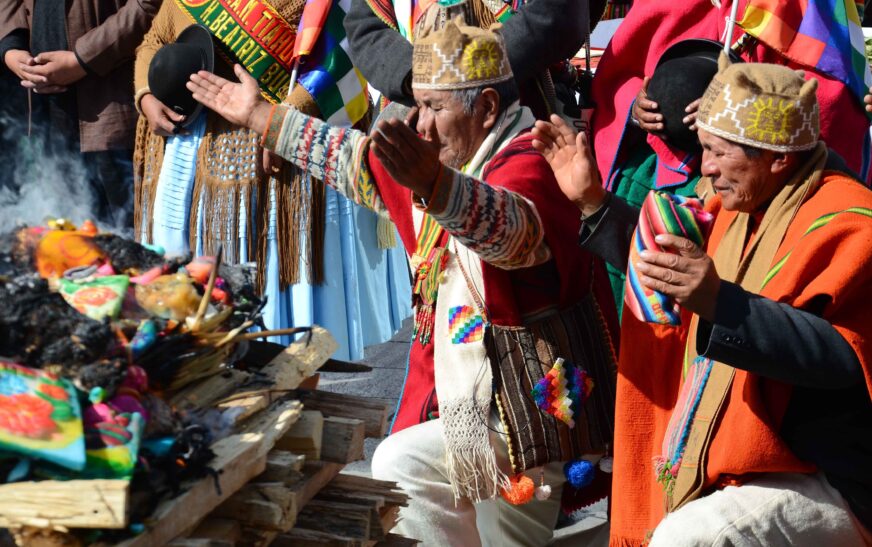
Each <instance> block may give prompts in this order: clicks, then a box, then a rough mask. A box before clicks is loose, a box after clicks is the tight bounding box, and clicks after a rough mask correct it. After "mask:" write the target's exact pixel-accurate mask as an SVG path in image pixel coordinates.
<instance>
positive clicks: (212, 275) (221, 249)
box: [191, 245, 224, 332]
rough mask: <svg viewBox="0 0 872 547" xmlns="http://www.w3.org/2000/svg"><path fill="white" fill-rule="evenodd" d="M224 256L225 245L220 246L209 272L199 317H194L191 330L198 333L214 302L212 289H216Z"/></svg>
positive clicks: (198, 313) (198, 310) (198, 312)
mask: <svg viewBox="0 0 872 547" xmlns="http://www.w3.org/2000/svg"><path fill="white" fill-rule="evenodd" d="M223 254H224V245H219V246H218V254H216V255H215V264H214V265H213V266H212V271H211V272H209V282H208V283H206V292H204V293H203V298H202V299H201V300H200V307H199V308H198V309H197V315H196V316H195V317H194V324H193V325H191V330H192V331H194V332H196V331H197V330H199V328H200V323H201V322H202V321H203V318H204V317H206V310H207V309H208V308H209V302H210V301H211V300H212V289H214V288H215V278H216V277H218V268H219V267H220V266H221V256H222V255H223Z"/></svg>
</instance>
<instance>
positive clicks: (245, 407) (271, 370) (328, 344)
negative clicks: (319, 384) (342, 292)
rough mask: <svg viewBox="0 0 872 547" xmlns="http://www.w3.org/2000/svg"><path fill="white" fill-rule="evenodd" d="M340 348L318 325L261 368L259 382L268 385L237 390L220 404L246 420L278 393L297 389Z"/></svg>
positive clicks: (223, 409)
mask: <svg viewBox="0 0 872 547" xmlns="http://www.w3.org/2000/svg"><path fill="white" fill-rule="evenodd" d="M337 348H338V345H337V344H336V341H335V340H334V339H333V337H332V336H331V335H330V333H329V332H327V331H326V330H325V329H323V328H321V327H318V326H315V327H313V328H312V333H311V335H303V336H302V337H301V338H300V340H298V341H296V342H294V343H292V344H291V345H290V346H288V347H287V348H285V350H284V351H282V352H281V353H279V354H278V355H276V356H275V357H274V358H273V360H272V361H270V362H269V364H267V365H266V366H265V367H263V368H262V369H261V370H260V372H259V373H258V375H257V382H258V383H259V384H265V385H266V386H267V387H266V388H262V389H252V390H249V391H246V392H242V393H237V394H234V395H233V396H232V397H230V398H227V399H225V400H223V401H221V402H219V403H218V404H217V408H218V409H220V410H222V411H224V412H227V413H229V414H230V415H231V416H233V417H234V421H235V422H239V421H242V420H245V419H246V418H248V417H249V416H251V415H253V414H255V413H257V412H259V411H260V410H262V409H264V408H266V407H267V406H269V404H270V403H271V401H272V400H273V398H274V397H275V393H283V392H286V391H288V390H291V389H295V388H296V387H298V386H299V385H300V384H301V383H303V382H304V381H306V380H307V379H308V378H309V377H311V376H312V375H313V374H314V373H315V372H316V371H317V370H318V368H319V367H320V366H321V365H323V364H324V362H325V361H327V359H328V358H329V357H330V355H332V354H333V353H334V352H335V351H336V349H337Z"/></svg>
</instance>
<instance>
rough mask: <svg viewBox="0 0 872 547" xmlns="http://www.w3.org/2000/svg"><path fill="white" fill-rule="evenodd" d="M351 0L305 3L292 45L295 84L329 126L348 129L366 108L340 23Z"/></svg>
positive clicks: (363, 87)
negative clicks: (297, 69) (297, 66)
mask: <svg viewBox="0 0 872 547" xmlns="http://www.w3.org/2000/svg"><path fill="white" fill-rule="evenodd" d="M350 7H351V0H308V1H307V2H306V7H305V8H304V9H303V17H302V19H301V20H300V24H299V26H298V30H297V40H296V42H295V43H294V57H295V58H301V64H300V75H299V79H298V82H299V84H300V85H302V86H303V87H304V88H305V89H306V91H308V92H309V93H310V94H311V95H312V97H313V98H314V99H315V102H316V103H317V104H318V109H319V110H320V111H321V117H322V118H323V119H324V120H325V121H326V122H327V123H329V124H330V125H335V126H350V125H353V124H354V123H356V122H357V121H358V120H360V119H361V118H362V117H363V116H364V114H366V111H367V109H368V108H369V99H368V96H367V91H366V80H364V79H363V75H362V74H361V73H360V71H359V70H357V68H356V67H355V66H354V65H353V64H352V63H351V57H350V56H349V55H348V47H349V46H348V38H346V36H345V27H344V26H343V20H344V19H345V14H346V13H347V12H348V10H349V8H350Z"/></svg>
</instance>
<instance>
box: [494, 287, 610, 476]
mask: <svg viewBox="0 0 872 547" xmlns="http://www.w3.org/2000/svg"><path fill="white" fill-rule="evenodd" d="M485 346H486V348H487V353H488V357H489V358H490V362H491V366H492V368H493V377H494V393H495V399H496V402H497V406H498V408H499V412H500V420H501V421H502V423H503V426H504V428H505V431H506V437H507V439H506V440H507V443H508V446H509V460H510V461H511V465H512V472H513V473H514V474H518V473H522V472H523V471H526V470H528V469H532V468H535V467H539V466H542V465H545V464H547V463H551V462H563V461H571V460H575V459H577V458H579V457H581V456H582V455H584V454H606V453H607V452H609V450H610V446H611V444H612V435H613V432H614V415H615V386H616V381H617V363H616V359H615V352H614V348H613V346H612V342H611V338H610V337H609V334H608V330H607V327H606V323H605V319H604V317H603V315H602V312H601V311H600V309H599V306H598V304H597V303H596V300H595V298H594V297H593V295H591V294H588V296H586V297H585V298H584V299H582V300H581V301H580V302H579V303H578V304H576V305H574V306H573V307H571V308H569V309H567V310H564V311H561V312H558V313H555V314H553V315H551V316H548V317H546V318H543V319H540V320H538V321H536V322H534V323H532V324H529V325H527V326H524V327H502V326H498V325H493V324H490V325H488V327H487V330H486V332H485ZM558 358H563V359H564V360H565V361H566V362H567V363H568V366H573V367H578V368H581V369H582V370H583V371H584V372H585V373H586V374H587V375H588V376H589V377H590V378H592V380H593V383H594V387H593V390H592V391H591V392H590V395H589V396H588V397H587V399H586V400H585V401H584V403H583V405H582V407H581V408H582V409H583V411H582V412H578V413H576V414H575V415H574V422H575V424H574V427H571V426H570V425H567V424H566V423H565V422H564V421H562V420H560V419H558V418H557V417H555V416H554V415H552V414H550V413H548V412H545V411H543V410H540V408H539V407H538V406H537V403H536V401H535V400H534V397H533V394H532V392H533V389H534V387H535V386H537V384H539V383H540V381H541V380H542V379H543V378H545V376H546V375H547V374H548V372H549V371H550V370H551V369H552V367H553V366H554V364H555V362H556V361H557V359H558Z"/></svg>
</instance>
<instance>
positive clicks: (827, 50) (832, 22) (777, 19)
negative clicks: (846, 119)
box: [738, 0, 872, 100]
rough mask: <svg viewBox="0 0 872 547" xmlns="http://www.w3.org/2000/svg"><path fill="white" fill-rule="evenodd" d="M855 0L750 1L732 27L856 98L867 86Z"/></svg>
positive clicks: (870, 81) (868, 75) (870, 78)
mask: <svg viewBox="0 0 872 547" xmlns="http://www.w3.org/2000/svg"><path fill="white" fill-rule="evenodd" d="M858 4H859V5H860V6H862V2H856V1H855V0H790V1H784V0H750V1H749V2H748V5H747V7H746V8H745V14H744V16H743V17H742V20H741V21H739V22H738V25H739V26H740V27H742V28H743V29H744V30H745V32H746V33H748V34H750V35H752V36H754V37H755V38H757V39H758V40H760V41H761V42H763V43H764V44H766V45H767V46H769V47H771V48H773V49H775V50H777V51H778V52H780V53H781V54H782V55H784V56H785V57H787V58H788V59H791V60H793V61H795V62H797V63H799V64H802V65H805V66H807V67H810V68H814V69H816V70H819V71H821V72H823V73H825V74H828V75H829V76H832V77H833V78H836V79H838V80H839V81H841V82H843V83H844V84H845V85H846V86H847V87H848V88H849V89H850V90H851V91H852V92H853V93H854V94H855V95H856V96H857V97H858V98H859V99H860V100H863V96H864V95H865V94H866V92H867V90H868V89H869V86H870V85H872V73H870V71H869V62H868V61H867V60H866V48H865V45H864V41H863V29H862V27H861V26H860V11H859V10H858V9H857V8H858Z"/></svg>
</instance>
